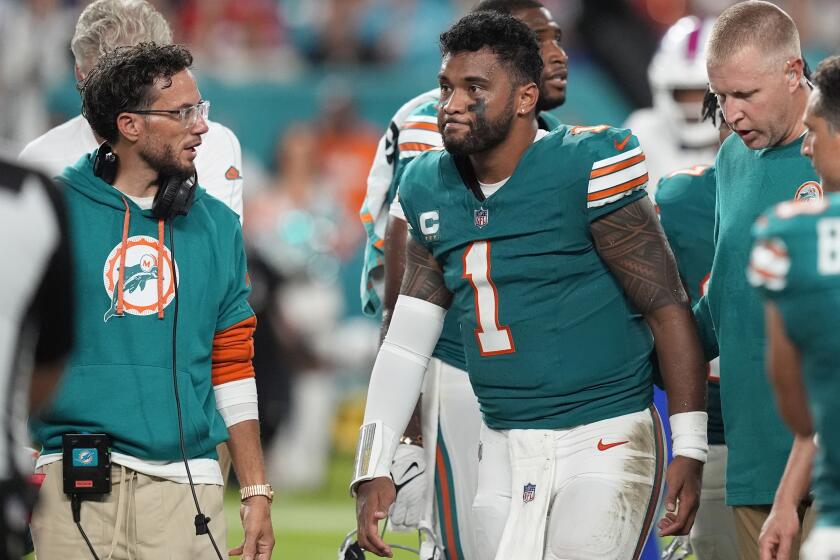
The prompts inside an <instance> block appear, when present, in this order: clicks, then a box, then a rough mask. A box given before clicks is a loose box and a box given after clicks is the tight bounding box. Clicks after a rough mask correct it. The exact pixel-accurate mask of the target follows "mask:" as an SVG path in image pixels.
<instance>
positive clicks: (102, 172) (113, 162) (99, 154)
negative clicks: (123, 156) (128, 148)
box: [93, 142, 119, 185]
mask: <svg viewBox="0 0 840 560" xmlns="http://www.w3.org/2000/svg"><path fill="white" fill-rule="evenodd" d="M118 167H119V158H118V157H117V154H115V153H114V150H113V149H111V146H110V144H108V142H102V144H100V146H99V148H97V150H96V155H95V156H94V157H93V174H94V175H96V176H97V177H99V178H100V179H102V180H103V181H105V182H106V183H108V184H109V185H112V184H113V183H114V179H116V178H117V169H118Z"/></svg>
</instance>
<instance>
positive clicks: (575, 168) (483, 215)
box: [400, 126, 653, 429]
mask: <svg viewBox="0 0 840 560" xmlns="http://www.w3.org/2000/svg"><path fill="white" fill-rule="evenodd" d="M646 184H647V171H646V169H645V165H644V154H643V153H642V150H641V148H640V147H639V143H638V141H637V140H636V138H635V137H633V136H632V134H631V133H630V131H628V130H621V129H613V128H610V127H607V126H599V127H567V126H562V127H560V128H558V129H556V130H554V131H553V132H551V133H549V134H548V135H546V136H545V137H544V138H542V139H540V140H539V141H537V142H534V144H532V145H531V146H530V147H529V148H528V149H527V150H526V151H525V153H524V154H523V155H522V157H521V159H520V161H519V163H518V166H517V167H516V170H515V171H514V173H513V175H512V176H511V177H510V178H509V179H508V181H507V182H506V183H505V185H504V186H502V187H501V188H500V189H499V190H498V191H496V192H495V193H493V194H492V195H491V196H489V197H488V198H487V199H486V200H479V199H478V198H477V197H476V196H475V195H474V194H473V192H472V191H471V190H470V189H468V188H467V187H466V186H465V184H464V182H463V180H462V178H461V176H460V174H459V172H458V170H457V169H456V166H455V162H454V158H453V156H452V155H451V154H449V153H447V152H445V151H443V150H437V151H429V152H425V153H424V154H422V155H420V156H418V157H417V158H416V159H415V160H414V161H413V162H412V163H411V164H410V165H409V167H408V168H407V169H406V171H405V174H404V175H403V178H402V182H401V184H400V201H401V204H402V207H403V210H404V211H405V216H406V218H407V220H408V222H409V225H410V228H411V235H412V236H413V237H414V239H415V240H416V241H417V242H419V243H421V244H422V245H424V246H425V247H426V248H427V249H428V250H429V251H430V252H431V253H432V255H434V257H435V258H436V259H437V260H438V261H439V262H440V264H441V266H442V268H443V271H444V280H445V283H446V286H447V288H448V289H449V290H450V291H451V292H452V293H453V294H454V299H453V303H452V307H451V309H450V312H449V313H450V314H455V315H456V316H457V318H458V322H459V323H460V325H461V335H462V340H463V343H464V349H465V354H466V358H467V371H468V372H469V375H470V381H471V382H472V385H473V389H474V390H475V393H476V396H477V397H478V400H479V404H480V406H481V410H482V413H483V415H484V421H485V423H486V424H487V425H488V426H489V427H491V428H494V429H512V428H546V429H558V428H568V427H572V426H576V425H580V424H585V423H589V422H594V421H598V420H602V419H605V418H611V417H615V416H619V415H622V414H628V413H632V412H636V411H639V410H641V409H643V408H645V407H646V406H648V405H649V404H650V402H651V399H652V382H651V366H650V359H649V357H650V352H651V349H652V347H653V341H652V336H651V333H650V330H649V329H648V326H647V324H646V323H645V321H644V319H643V318H642V317H641V315H640V314H639V313H638V312H637V311H636V310H634V309H633V308H632V306H631V305H630V303H629V302H628V301H627V299H626V297H625V296H624V293H623V292H622V289H621V287H620V286H619V284H618V283H617V281H616V279H615V278H614V277H613V276H612V275H611V274H610V272H609V270H608V269H607V267H606V265H605V263H604V262H603V261H602V260H601V258H600V256H599V255H598V253H597V252H596V250H595V246H594V244H593V240H592V237H591V235H590V232H589V224H590V222H592V221H594V220H596V219H598V218H599V217H602V216H604V215H606V214H608V213H610V212H613V211H615V210H617V209H618V208H621V207H622V206H624V205H626V204H629V203H632V202H634V201H636V200H639V199H641V198H643V197H645V196H646V192H645V190H644V188H645V186H646Z"/></svg>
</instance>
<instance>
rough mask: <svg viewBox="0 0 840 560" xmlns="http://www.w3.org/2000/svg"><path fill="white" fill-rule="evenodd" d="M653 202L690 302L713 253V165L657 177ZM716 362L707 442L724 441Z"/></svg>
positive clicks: (711, 378) (716, 362) (699, 290)
mask: <svg viewBox="0 0 840 560" xmlns="http://www.w3.org/2000/svg"><path fill="white" fill-rule="evenodd" d="M656 206H657V208H658V209H659V220H660V222H662V229H663V230H665V235H667V236H668V243H669V244H670V245H671V249H672V250H673V251H674V257H676V259H677V267H678V268H679V271H680V277H681V278H682V279H683V282H684V283H685V286H686V290H688V295H689V297H690V298H691V304H692V305H694V304H696V303H697V301H698V300H699V299H700V296H701V295H703V293H705V290H706V287H707V285H708V284H707V283H708V281H709V272H710V271H711V270H712V260H713V259H714V256H715V240H714V231H715V168H714V167H712V166H709V165H697V166H694V167H692V168H690V169H683V170H680V171H676V172H674V173H671V174H670V175H667V176H665V177H663V178H662V179H660V181H659V185H658V186H657V189H656ZM719 382H720V364H719V360H718V359H715V360H713V361H712V362H710V363H709V383H708V391H707V397H706V412H708V414H709V424H708V433H709V443H711V444H723V443H725V439H724V435H723V417H722V416H721V412H720V384H719Z"/></svg>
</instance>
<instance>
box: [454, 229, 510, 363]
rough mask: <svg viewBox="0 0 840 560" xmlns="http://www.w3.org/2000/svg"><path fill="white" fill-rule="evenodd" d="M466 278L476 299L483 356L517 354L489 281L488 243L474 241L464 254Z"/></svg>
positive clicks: (476, 333)
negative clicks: (500, 320)
mask: <svg viewBox="0 0 840 560" xmlns="http://www.w3.org/2000/svg"><path fill="white" fill-rule="evenodd" d="M464 278H466V279H467V280H469V281H470V284H472V287H473V295H474V296H475V315H476V322H477V323H478V328H477V329H475V337H476V340H478V349H479V352H480V353H481V355H482V356H496V355H498V354H510V353H512V352H516V347H515V346H514V344H513V335H512V334H511V332H510V328H509V327H505V326H501V325H499V292H497V291H496V285H495V284H493V280H492V279H491V278H490V242H489V241H474V242H472V243H470V245H469V247H467V250H466V251H464Z"/></svg>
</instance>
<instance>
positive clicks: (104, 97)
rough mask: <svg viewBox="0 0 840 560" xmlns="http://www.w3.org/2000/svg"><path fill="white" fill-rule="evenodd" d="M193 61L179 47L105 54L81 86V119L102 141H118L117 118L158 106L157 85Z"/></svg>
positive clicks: (144, 46) (136, 47)
mask: <svg viewBox="0 0 840 560" xmlns="http://www.w3.org/2000/svg"><path fill="white" fill-rule="evenodd" d="M192 61H193V57H192V54H190V51H188V50H187V49H186V48H184V47H182V46H180V45H158V44H156V43H140V44H139V45H134V46H126V47H117V48H116V49H114V50H112V51H109V52H106V53H105V54H103V55H102V58H100V59H99V62H98V63H97V64H96V66H94V67H93V69H92V70H91V71H90V72H89V73H88V75H87V76H86V77H85V79H84V81H83V82H82V84H81V87H80V91H81V95H82V115H83V116H84V117H85V119H87V121H88V122H89V123H90V126H91V128H93V130H94V132H96V134H98V135H99V136H100V137H102V138H104V139H105V140H107V141H108V142H110V143H112V144H113V143H114V142H116V141H117V139H118V137H119V132H118V131H117V116H118V115H119V114H120V113H123V112H126V111H134V110H138V109H147V108H149V107H151V105H152V103H154V102H155V99H157V96H156V95H155V90H154V85H155V83H156V82H157V81H158V80H170V79H171V78H172V76H174V75H175V74H177V73H178V72H181V71H182V70H186V69H187V68H189V67H190V66H192Z"/></svg>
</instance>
